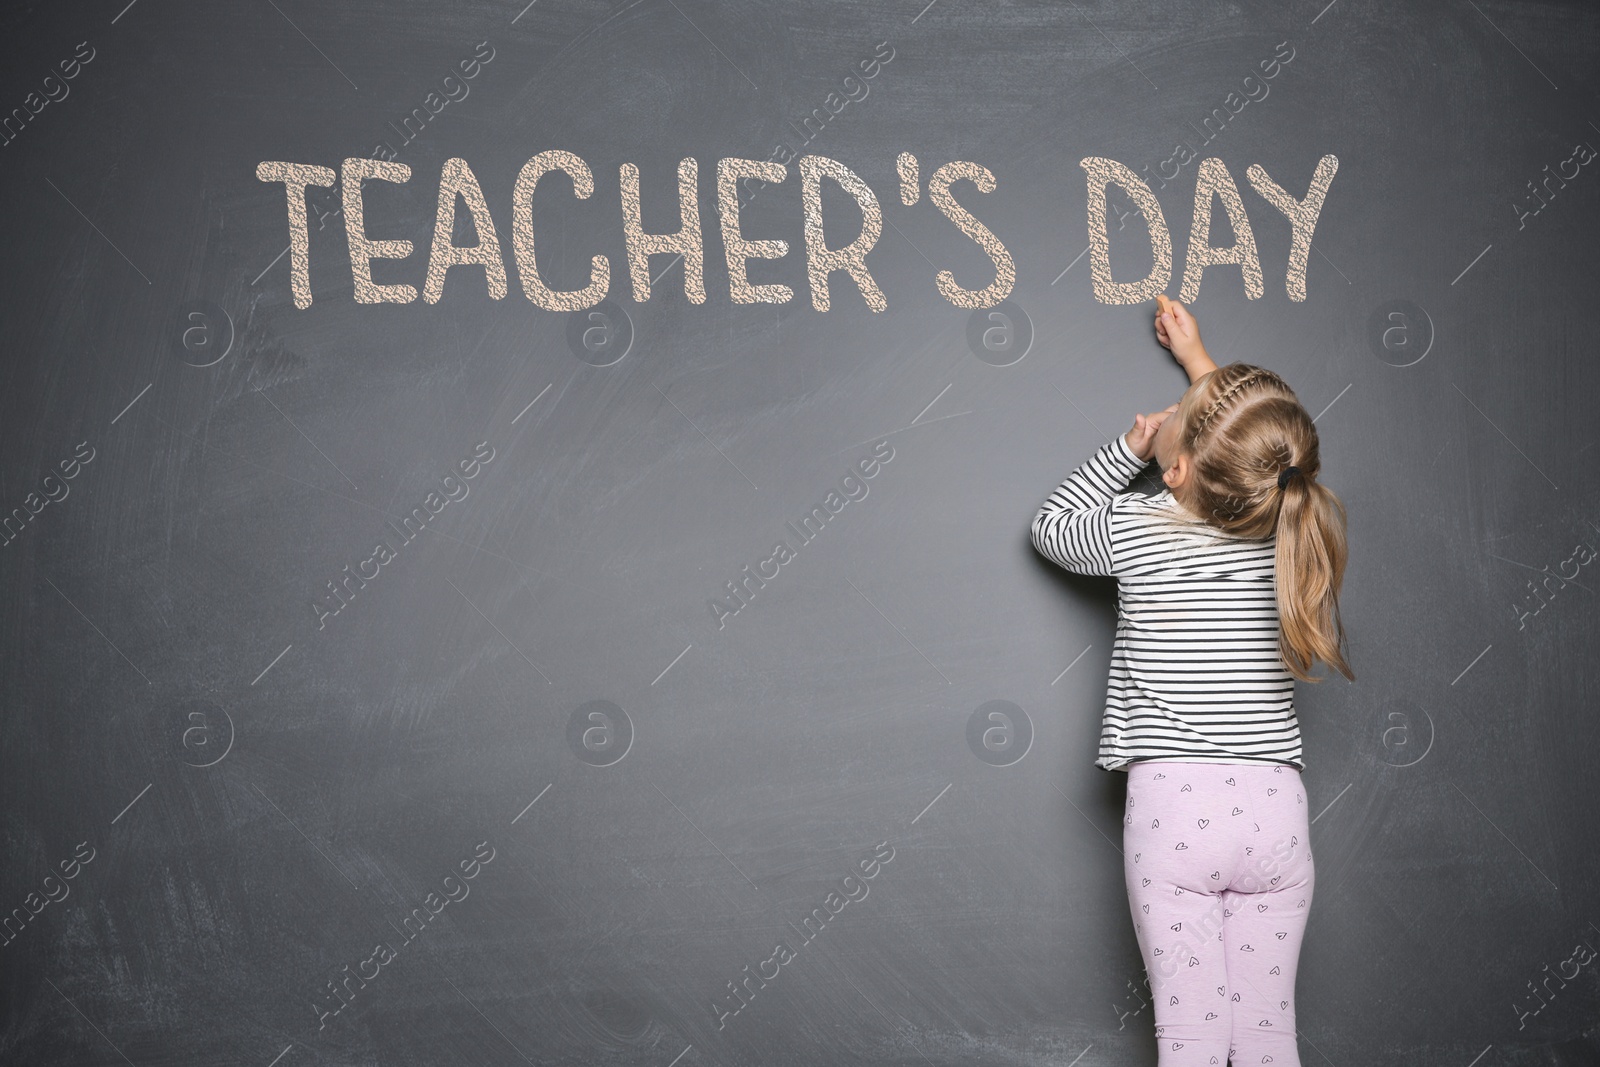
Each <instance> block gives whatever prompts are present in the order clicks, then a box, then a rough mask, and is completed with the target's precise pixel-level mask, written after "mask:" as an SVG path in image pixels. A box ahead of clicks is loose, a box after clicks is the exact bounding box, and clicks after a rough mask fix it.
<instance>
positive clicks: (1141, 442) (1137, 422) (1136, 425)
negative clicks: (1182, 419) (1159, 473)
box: [1123, 404, 1178, 462]
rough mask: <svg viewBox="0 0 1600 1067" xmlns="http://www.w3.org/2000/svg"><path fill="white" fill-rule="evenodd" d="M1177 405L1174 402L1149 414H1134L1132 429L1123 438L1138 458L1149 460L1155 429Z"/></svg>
mask: <svg viewBox="0 0 1600 1067" xmlns="http://www.w3.org/2000/svg"><path fill="white" fill-rule="evenodd" d="M1177 410H1178V405H1176V404H1174V405H1172V406H1171V407H1170V408H1167V409H1166V410H1165V411H1157V412H1153V413H1151V414H1149V415H1135V416H1134V417H1133V429H1131V430H1129V431H1128V432H1127V434H1126V435H1125V436H1124V438H1123V440H1125V441H1127V442H1128V448H1129V450H1130V451H1132V452H1133V454H1134V455H1136V456H1138V457H1139V458H1140V459H1142V460H1145V461H1146V462H1149V460H1150V457H1151V456H1153V455H1154V454H1155V440H1156V431H1157V430H1159V429H1161V424H1162V423H1163V422H1166V421H1167V419H1168V418H1170V417H1171V416H1172V414H1173V413H1174V412H1176V411H1177Z"/></svg>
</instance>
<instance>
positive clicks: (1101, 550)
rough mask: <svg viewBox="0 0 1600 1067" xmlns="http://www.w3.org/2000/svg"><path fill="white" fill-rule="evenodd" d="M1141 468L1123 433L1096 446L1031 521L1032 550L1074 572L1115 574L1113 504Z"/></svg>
mask: <svg viewBox="0 0 1600 1067" xmlns="http://www.w3.org/2000/svg"><path fill="white" fill-rule="evenodd" d="M1145 463H1146V461H1145V460H1142V459H1140V458H1139V457H1138V456H1137V455H1135V454H1134V452H1133V449H1132V448H1130V447H1129V446H1128V441H1127V438H1126V437H1125V436H1124V435H1123V434H1120V433H1119V434H1117V436H1116V437H1114V438H1113V439H1111V440H1110V441H1108V442H1106V443H1105V444H1103V445H1101V446H1100V448H1099V449H1097V450H1096V451H1095V453H1094V455H1092V456H1090V457H1089V458H1088V459H1087V460H1085V461H1084V462H1083V465H1082V466H1080V467H1079V468H1078V469H1077V470H1075V471H1073V472H1072V473H1071V474H1070V475H1068V476H1067V480H1066V481H1064V482H1062V483H1061V485H1060V486H1058V487H1057V488H1056V491H1055V492H1053V493H1051V494H1050V496H1049V497H1048V498H1047V499H1046V500H1045V502H1044V506H1043V507H1041V508H1040V509H1039V513H1038V514H1037V515H1035V516H1034V518H1033V527H1032V529H1033V547H1034V548H1036V549H1038V550H1039V552H1040V554H1042V555H1043V556H1044V557H1045V558H1047V559H1049V560H1050V561H1051V562H1053V563H1057V564H1059V565H1060V566H1062V567H1065V568H1066V569H1067V570H1069V571H1073V572H1074V573H1077V574H1096V575H1100V576H1102V577H1110V576H1112V575H1114V574H1115V573H1116V560H1115V558H1114V557H1113V555H1112V545H1111V511H1112V505H1113V504H1114V503H1115V501H1116V496H1117V494H1118V493H1120V492H1121V491H1122V490H1124V489H1126V488H1127V487H1128V482H1129V481H1131V480H1132V479H1133V476H1134V475H1136V474H1138V473H1139V472H1140V471H1141V470H1143V469H1144V466H1145Z"/></svg>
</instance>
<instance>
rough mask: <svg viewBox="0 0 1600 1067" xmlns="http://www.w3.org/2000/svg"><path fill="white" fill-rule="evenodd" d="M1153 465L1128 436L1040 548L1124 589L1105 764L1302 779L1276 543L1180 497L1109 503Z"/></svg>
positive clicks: (1069, 495) (1104, 452)
mask: <svg viewBox="0 0 1600 1067" xmlns="http://www.w3.org/2000/svg"><path fill="white" fill-rule="evenodd" d="M1119 442H1120V444H1119ZM1143 466H1144V463H1143V461H1141V460H1139V459H1138V457H1136V456H1134V455H1133V454H1132V453H1131V452H1129V451H1128V450H1127V448H1126V443H1125V442H1123V441H1122V438H1121V437H1120V436H1119V437H1118V438H1117V439H1115V440H1113V441H1111V442H1108V443H1107V444H1106V445H1105V446H1103V447H1102V448H1101V449H1100V450H1099V451H1098V452H1096V453H1095V454H1094V455H1093V456H1092V457H1090V459H1089V460H1088V461H1087V462H1086V463H1085V464H1084V465H1083V466H1082V467H1080V468H1079V469H1078V470H1077V471H1075V472H1074V473H1073V474H1072V476H1071V477H1069V478H1068V479H1067V481H1066V482H1065V483H1063V485H1062V486H1061V488H1059V489H1057V490H1056V492H1055V493H1053V494H1052V495H1051V497H1050V499H1049V500H1047V501H1046V502H1045V504H1044V506H1043V507H1042V508H1041V509H1040V511H1039V513H1038V515H1037V516H1036V517H1035V519H1034V523H1033V539H1034V544H1035V546H1036V547H1037V548H1038V549H1039V551H1040V552H1042V553H1043V554H1044V555H1045V556H1047V557H1049V558H1050V559H1052V560H1053V561H1054V562H1056V563H1058V564H1060V565H1061V566H1063V567H1066V568H1067V569H1069V570H1073V571H1076V572H1078V573H1084V574H1105V575H1111V576H1114V577H1116V578H1117V579H1118V593H1117V632H1116V639H1115V643H1114V645H1113V648H1112V654H1111V669H1110V674H1109V679H1108V682H1107V686H1106V707H1105V715H1104V719H1103V725H1102V730H1101V735H1100V751H1099V754H1098V758H1097V759H1096V761H1095V765H1096V766H1098V767H1102V768H1104V769H1106V770H1125V769H1126V768H1127V765H1128V764H1129V763H1131V762H1135V761H1137V760H1141V759H1155V758H1169V759H1171V758H1181V759H1185V760H1193V761H1196V762H1214V763H1232V762H1239V761H1242V760H1248V761H1263V762H1275V763H1286V764H1289V765H1291V766H1294V767H1296V768H1303V767H1304V763H1303V761H1302V757H1301V747H1300V725H1299V721H1298V720H1297V718H1296V717H1295V713H1294V678H1293V676H1292V675H1290V674H1289V672H1288V671H1287V670H1286V669H1285V668H1284V666H1283V661H1282V659H1281V658H1280V657H1279V653H1278V636H1279V623H1278V607H1277V589H1276V585H1275V582H1274V561H1275V558H1276V538H1274V537H1268V538H1266V539H1264V540H1263V539H1247V538H1241V537H1235V536H1231V535H1229V534H1226V533H1224V532H1222V531H1221V530H1218V529H1216V528H1215V527H1212V526H1208V525H1205V524H1203V523H1201V522H1200V521H1198V519H1196V518H1195V517H1193V516H1190V515H1188V514H1186V513H1185V512H1184V511H1183V510H1182V508H1181V506H1180V505H1179V504H1178V503H1177V501H1176V500H1175V499H1174V498H1173V496H1172V494H1171V492H1170V491H1168V490H1163V491H1161V492H1160V493H1156V494H1154V495H1152V496H1143V495H1140V494H1138V493H1131V492H1129V493H1111V494H1108V493H1106V491H1105V490H1106V487H1110V486H1113V485H1126V484H1127V482H1128V480H1129V479H1131V478H1132V477H1133V476H1134V475H1136V474H1137V473H1138V472H1139V470H1140V469H1142V468H1143Z"/></svg>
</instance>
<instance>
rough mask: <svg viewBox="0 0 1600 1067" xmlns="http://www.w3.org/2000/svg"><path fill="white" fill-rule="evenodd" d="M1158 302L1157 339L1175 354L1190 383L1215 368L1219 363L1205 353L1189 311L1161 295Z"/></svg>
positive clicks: (1198, 326) (1198, 329)
mask: <svg viewBox="0 0 1600 1067" xmlns="http://www.w3.org/2000/svg"><path fill="white" fill-rule="evenodd" d="M1156 303H1157V305H1158V309H1157V311H1156V340H1157V341H1160V342H1161V346H1162V347H1163V348H1167V349H1170V350H1171V351H1172V356H1173V358H1174V359H1176V360H1177V361H1178V365H1179V366H1181V367H1182V368H1183V369H1184V370H1185V371H1187V372H1188V374H1189V381H1190V382H1193V381H1195V380H1196V379H1198V378H1199V377H1200V376H1201V375H1203V374H1205V373H1206V372H1207V371H1210V370H1214V369H1216V366H1217V365H1216V363H1214V362H1213V361H1212V359H1211V357H1210V356H1209V355H1207V354H1206V346H1205V345H1204V344H1202V343H1201V341H1200V324H1199V323H1197V322H1195V321H1194V316H1193V315H1191V314H1189V309H1188V308H1186V307H1184V306H1183V305H1182V304H1180V303H1178V302H1177V301H1176V300H1168V299H1167V298H1166V297H1165V296H1161V295H1158V296H1157V297H1156Z"/></svg>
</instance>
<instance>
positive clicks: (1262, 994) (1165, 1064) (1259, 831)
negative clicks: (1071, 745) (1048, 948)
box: [1122, 759, 1315, 1067]
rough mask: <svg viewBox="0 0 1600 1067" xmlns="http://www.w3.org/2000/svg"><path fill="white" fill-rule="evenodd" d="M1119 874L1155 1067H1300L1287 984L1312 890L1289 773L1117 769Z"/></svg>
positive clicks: (1301, 792) (1302, 811) (1260, 767)
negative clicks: (1121, 772)
mask: <svg viewBox="0 0 1600 1067" xmlns="http://www.w3.org/2000/svg"><path fill="white" fill-rule="evenodd" d="M1127 770H1128V806H1127V811H1126V813H1125V818H1124V819H1123V826H1122V842H1123V852H1124V856H1123V872H1124V875H1125V877H1126V880H1127V885H1128V902H1129V905H1130V907H1131V909H1132V912H1133V926H1134V933H1135V934H1136V936H1137V937H1138V939H1139V951H1140V953H1141V954H1142V955H1143V957H1144V966H1145V974H1146V975H1147V976H1148V978H1149V980H1150V989H1151V991H1152V993H1153V994H1154V997H1155V1027H1156V1045H1157V1048H1158V1060H1157V1062H1158V1064H1159V1067H1225V1065H1226V1064H1228V1063H1229V1061H1230V1060H1231V1061H1232V1063H1233V1064H1234V1067H1259V1065H1261V1064H1272V1065H1273V1067H1300V1054H1299V1051H1298V1049H1297V1048H1296V1045H1295V1025H1294V980H1295V970H1296V966H1297V964H1298V963H1299V959H1300V941H1301V938H1302V936H1303V935H1304V933H1305V928H1306V916H1307V914H1308V913H1309V911H1310V908H1311V891H1312V888H1313V886H1314V884H1315V877H1314V871H1313V869H1312V866H1311V841H1310V831H1309V821H1308V819H1307V817H1306V808H1307V804H1306V795H1305V793H1306V791H1305V787H1304V786H1303V785H1302V784H1301V782H1300V772H1299V771H1298V770H1297V769H1296V768H1294V767H1290V766H1286V765H1284V764H1274V763H1185V762H1182V761H1179V760H1165V759H1161V760H1140V761H1137V762H1134V763H1130V764H1128V768H1127Z"/></svg>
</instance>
